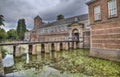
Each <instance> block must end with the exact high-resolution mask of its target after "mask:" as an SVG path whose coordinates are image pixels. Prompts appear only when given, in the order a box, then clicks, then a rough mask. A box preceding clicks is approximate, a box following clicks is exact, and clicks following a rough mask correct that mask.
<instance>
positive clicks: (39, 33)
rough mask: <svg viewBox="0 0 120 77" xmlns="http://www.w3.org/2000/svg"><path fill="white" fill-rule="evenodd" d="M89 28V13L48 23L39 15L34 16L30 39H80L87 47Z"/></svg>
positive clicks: (88, 43) (88, 44)
mask: <svg viewBox="0 0 120 77" xmlns="http://www.w3.org/2000/svg"><path fill="white" fill-rule="evenodd" d="M89 30H90V25H89V20H88V14H84V15H79V16H75V17H70V18H66V19H63V20H59V21H55V22H52V23H47V24H45V23H43V22H42V19H41V18H40V17H39V16H37V17H35V18H34V29H33V30H32V31H31V33H30V41H65V40H78V41H83V42H84V45H85V47H89V46H90V40H89V39H90V38H89V36H90V31H89ZM26 37H29V36H26ZM83 38H84V39H83Z"/></svg>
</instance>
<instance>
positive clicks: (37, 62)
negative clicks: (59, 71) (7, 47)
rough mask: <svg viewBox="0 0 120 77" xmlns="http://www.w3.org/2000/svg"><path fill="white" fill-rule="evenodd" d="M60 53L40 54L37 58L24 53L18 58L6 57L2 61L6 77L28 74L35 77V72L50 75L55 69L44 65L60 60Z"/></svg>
mask: <svg viewBox="0 0 120 77" xmlns="http://www.w3.org/2000/svg"><path fill="white" fill-rule="evenodd" d="M62 53H63V52H51V53H50V54H46V53H42V54H39V55H37V56H32V55H29V53H26V54H25V55H23V56H22V57H20V58H14V57H13V55H6V57H5V58H4V59H3V65H4V67H5V68H4V69H5V74H6V76H25V74H27V75H28V72H29V73H31V74H33V75H35V74H36V72H38V73H41V72H42V73H41V74H45V72H47V73H51V72H53V71H51V70H55V69H54V68H52V67H49V66H47V67H46V64H47V65H49V64H50V61H51V60H54V59H55V58H60V57H61V56H62ZM44 65H45V66H44ZM9 66H11V67H9ZM45 69H46V70H45ZM43 70H44V71H43ZM50 71H51V72H50ZM39 76H40V75H39ZM41 77H42V76H41Z"/></svg>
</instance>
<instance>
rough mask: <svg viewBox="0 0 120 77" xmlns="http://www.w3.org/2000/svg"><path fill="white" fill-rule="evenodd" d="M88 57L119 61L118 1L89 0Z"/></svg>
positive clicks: (119, 16)
mask: <svg viewBox="0 0 120 77" xmlns="http://www.w3.org/2000/svg"><path fill="white" fill-rule="evenodd" d="M87 4H88V6H89V18H90V25H91V50H90V55H91V56H95V57H99V58H105V59H110V60H116V61H120V0H91V1H89V2H88V3H87Z"/></svg>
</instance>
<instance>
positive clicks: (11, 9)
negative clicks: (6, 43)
mask: <svg viewBox="0 0 120 77" xmlns="http://www.w3.org/2000/svg"><path fill="white" fill-rule="evenodd" d="M87 1H88V0H0V14H2V15H4V19H5V25H6V28H5V29H7V30H9V29H11V28H16V26H17V21H18V20H19V19H21V18H25V20H26V25H27V28H29V29H32V28H33V25H34V24H33V19H34V17H35V16H36V15H40V16H41V18H42V19H43V20H44V21H54V20H56V16H57V15H58V14H63V15H64V16H65V17H71V16H76V15H80V14H83V13H87V12H88V10H87V5H85V2H87Z"/></svg>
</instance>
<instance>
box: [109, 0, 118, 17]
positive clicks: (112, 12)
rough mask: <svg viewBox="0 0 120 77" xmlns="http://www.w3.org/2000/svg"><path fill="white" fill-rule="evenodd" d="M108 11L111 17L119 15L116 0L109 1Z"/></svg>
mask: <svg viewBox="0 0 120 77" xmlns="http://www.w3.org/2000/svg"><path fill="white" fill-rule="evenodd" d="M108 13H109V18H112V17H116V16H117V5H116V0H110V1H108Z"/></svg>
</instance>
